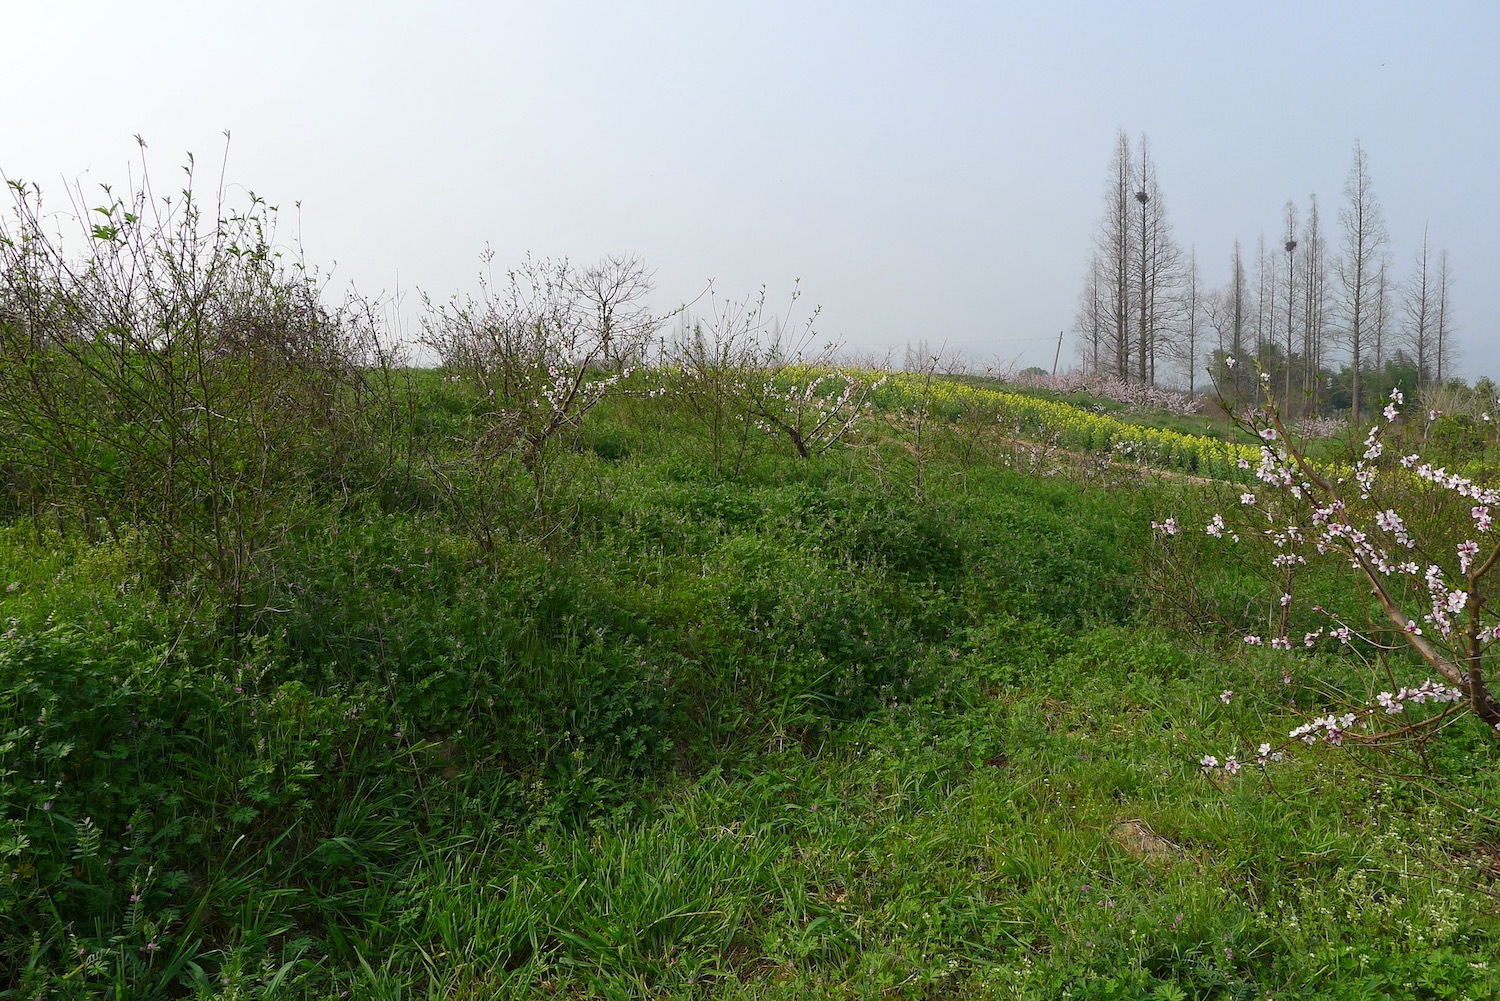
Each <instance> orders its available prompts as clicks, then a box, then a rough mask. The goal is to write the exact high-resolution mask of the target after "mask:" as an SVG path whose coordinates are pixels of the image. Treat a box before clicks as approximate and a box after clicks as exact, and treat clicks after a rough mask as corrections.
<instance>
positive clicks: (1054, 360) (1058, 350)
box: [1052, 330, 1063, 379]
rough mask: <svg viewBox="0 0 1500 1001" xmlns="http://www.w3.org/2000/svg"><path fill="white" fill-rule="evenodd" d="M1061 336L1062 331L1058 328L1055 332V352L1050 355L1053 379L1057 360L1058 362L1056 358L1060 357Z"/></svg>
mask: <svg viewBox="0 0 1500 1001" xmlns="http://www.w3.org/2000/svg"><path fill="white" fill-rule="evenodd" d="M1062 337H1063V332H1062V331H1061V330H1059V331H1058V332H1057V353H1056V354H1054V355H1053V356H1052V378H1054V379H1056V378H1057V362H1058V359H1060V358H1062Z"/></svg>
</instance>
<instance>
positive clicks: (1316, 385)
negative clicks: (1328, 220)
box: [1299, 195, 1328, 413]
mask: <svg viewBox="0 0 1500 1001" xmlns="http://www.w3.org/2000/svg"><path fill="white" fill-rule="evenodd" d="M1299 248H1300V249H1301V251H1302V381H1303V385H1305V386H1306V387H1307V388H1308V390H1309V392H1310V395H1309V397H1308V400H1307V406H1308V412H1309V413H1317V411H1318V391H1319V389H1320V388H1321V386H1320V382H1321V379H1322V373H1323V357H1324V348H1325V343H1324V333H1325V332H1326V330H1327V324H1328V246H1327V240H1326V238H1325V237H1324V236H1323V225H1322V217H1321V215H1320V214H1319V212H1318V196H1317V195H1311V196H1309V198H1308V210H1307V224H1306V225H1305V226H1304V227H1303V228H1302V239H1301V240H1300V241H1299Z"/></svg>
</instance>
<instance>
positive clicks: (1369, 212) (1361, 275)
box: [1337, 143, 1389, 420]
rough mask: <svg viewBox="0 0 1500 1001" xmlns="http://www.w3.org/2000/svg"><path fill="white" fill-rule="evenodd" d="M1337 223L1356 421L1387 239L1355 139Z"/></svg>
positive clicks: (1340, 293)
mask: <svg viewBox="0 0 1500 1001" xmlns="http://www.w3.org/2000/svg"><path fill="white" fill-rule="evenodd" d="M1339 224H1340V226H1341V227H1342V228H1343V231H1344V232H1343V236H1344V240H1343V254H1342V255H1341V256H1340V258H1339V262H1338V272H1337V273H1338V298H1339V308H1340V313H1341V318H1342V320H1343V323H1344V336H1345V338H1346V339H1347V341H1348V344H1349V369H1350V373H1351V379H1352V383H1351V385H1350V409H1351V410H1352V412H1353V416H1354V419H1355V420H1358V419H1359V415H1360V411H1361V409H1362V407H1361V402H1362V401H1361V400H1360V392H1359V391H1360V371H1361V369H1362V367H1363V366H1364V363H1365V354H1366V351H1367V348H1368V347H1369V342H1370V340H1371V337H1372V334H1373V330H1372V327H1373V325H1374V321H1375V313H1376V303H1375V298H1376V295H1377V292H1376V289H1377V282H1378V280H1379V278H1378V276H1379V273H1380V261H1381V257H1382V256H1383V249H1384V247H1385V245H1386V242H1387V241H1388V239H1389V237H1388V235H1387V233H1386V228H1385V221H1384V219H1383V218H1382V216H1381V211H1380V202H1379V200H1378V199H1377V198H1376V197H1375V189H1374V185H1373V182H1372V181H1371V178H1370V162H1369V158H1368V157H1367V156H1366V155H1365V149H1364V146H1362V145H1360V144H1359V143H1355V144H1354V163H1353V164H1352V165H1351V166H1350V168H1349V176H1348V179H1347V180H1346V181H1345V182H1344V205H1343V208H1341V209H1340V210H1339Z"/></svg>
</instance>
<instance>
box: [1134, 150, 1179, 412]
mask: <svg viewBox="0 0 1500 1001" xmlns="http://www.w3.org/2000/svg"><path fill="white" fill-rule="evenodd" d="M1135 179H1136V184H1137V188H1136V192H1135V196H1134V197H1135V200H1136V203H1137V204H1138V205H1139V207H1140V225H1139V227H1138V232H1137V237H1138V242H1139V244H1140V247H1139V251H1140V255H1139V257H1138V258H1137V259H1136V261H1135V270H1136V274H1135V282H1134V283H1133V284H1134V285H1135V287H1136V293H1137V297H1138V301H1137V303H1136V313H1137V317H1138V320H1139V322H1138V325H1137V330H1136V369H1137V372H1136V374H1137V375H1138V377H1139V379H1140V381H1141V382H1142V383H1143V384H1145V385H1151V386H1154V385H1155V384H1156V355H1157V349H1158V347H1159V346H1160V342H1161V340H1162V338H1163V337H1164V335H1165V334H1166V332H1167V331H1168V330H1169V328H1170V323H1169V320H1170V316H1171V312H1172V309H1173V307H1174V305H1175V302H1174V298H1173V292H1174V291H1175V290H1176V289H1177V288H1178V287H1179V286H1180V285H1181V281H1182V252H1181V250H1179V249H1178V247H1177V245H1176V243H1175V242H1174V241H1173V240H1172V227H1171V225H1170V224H1169V223H1168V222H1167V210H1166V205H1165V203H1164V201H1163V199H1162V194H1161V185H1160V184H1158V183H1157V180H1156V165H1155V163H1153V162H1152V160H1151V144H1150V141H1149V140H1148V139H1147V138H1146V137H1145V136H1141V147H1140V160H1139V166H1138V167H1137V169H1136V177H1135Z"/></svg>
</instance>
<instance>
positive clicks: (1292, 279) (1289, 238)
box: [1281, 200, 1297, 408]
mask: <svg viewBox="0 0 1500 1001" xmlns="http://www.w3.org/2000/svg"><path fill="white" fill-rule="evenodd" d="M1283 218H1284V221H1285V222H1286V228H1285V232H1284V233H1283V235H1282V240H1281V249H1282V250H1284V251H1286V324H1285V330H1284V331H1283V333H1284V335H1285V337H1286V360H1285V362H1284V364H1285V366H1286V384H1285V388H1284V390H1283V393H1282V406H1283V407H1287V408H1291V406H1292V373H1293V371H1294V370H1295V369H1296V368H1297V366H1295V365H1293V364H1292V355H1293V352H1294V350H1295V347H1294V344H1295V341H1294V340H1293V337H1292V331H1293V327H1294V323H1295V306H1296V302H1297V269H1296V268H1295V267H1294V265H1293V258H1292V255H1293V254H1295V253H1296V252H1297V204H1296V202H1293V201H1291V200H1288V201H1287V203H1286V209H1285V211H1284V216H1283Z"/></svg>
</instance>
